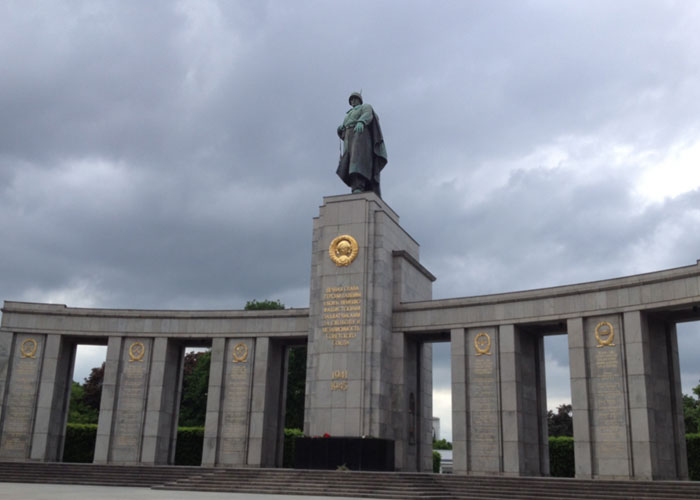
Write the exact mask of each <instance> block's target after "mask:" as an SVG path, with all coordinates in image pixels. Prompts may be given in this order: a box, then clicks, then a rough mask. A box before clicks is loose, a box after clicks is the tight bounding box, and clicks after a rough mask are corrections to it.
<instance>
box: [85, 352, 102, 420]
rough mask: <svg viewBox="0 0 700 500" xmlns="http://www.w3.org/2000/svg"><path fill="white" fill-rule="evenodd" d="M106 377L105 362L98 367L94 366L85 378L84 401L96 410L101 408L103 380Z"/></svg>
mask: <svg viewBox="0 0 700 500" xmlns="http://www.w3.org/2000/svg"><path fill="white" fill-rule="evenodd" d="M104 377H105V364H104V363H102V365H101V366H99V367H98V368H93V369H92V370H91V371H90V375H88V377H87V378H86V379H85V384H84V385H83V388H84V390H85V395H84V397H83V401H85V404H86V405H87V406H89V407H90V408H94V409H95V410H96V411H99V410H100V399H101V398H102V381H103V380H104Z"/></svg>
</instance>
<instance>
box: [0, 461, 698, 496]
mask: <svg viewBox="0 0 700 500" xmlns="http://www.w3.org/2000/svg"><path fill="white" fill-rule="evenodd" d="M0 482H20V483H53V484H85V485H102V486H140V487H146V488H153V489H159V490H189V491H218V492H236V493H267V494H287V495H307V496H314V495H324V496H349V497H357V498H388V499H401V500H403V499H411V498H420V499H426V500H437V499H445V500H447V499H475V500H479V499H484V500H485V499H509V500H510V499H537V500H547V499H567V498H576V499H581V498H582V499H599V500H606V499H610V500H615V499H658V500H666V499H667V500H672V499H679V500H680V499H700V482H688V481H602V480H595V481H592V480H581V479H558V478H515V477H497V476H459V475H451V474H447V475H445V474H419V473H399V472H397V473H389V472H352V471H343V472H340V471H316V470H298V469H222V468H206V467H181V466H120V465H96V464H67V463H41V462H29V463H27V462H0Z"/></svg>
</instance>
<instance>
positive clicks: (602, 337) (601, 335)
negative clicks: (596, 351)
mask: <svg viewBox="0 0 700 500" xmlns="http://www.w3.org/2000/svg"><path fill="white" fill-rule="evenodd" d="M595 338H596V340H597V341H598V345H597V346H596V347H605V346H610V347H613V346H614V345H615V344H613V343H612V342H613V339H614V338H615V329H614V328H613V326H612V325H611V324H610V323H609V322H608V321H601V322H600V323H598V324H597V325H596V327H595Z"/></svg>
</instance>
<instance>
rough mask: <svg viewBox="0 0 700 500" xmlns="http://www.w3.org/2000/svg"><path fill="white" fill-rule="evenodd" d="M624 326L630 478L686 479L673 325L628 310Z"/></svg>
mask: <svg viewBox="0 0 700 500" xmlns="http://www.w3.org/2000/svg"><path fill="white" fill-rule="evenodd" d="M624 326H625V340H626V342H625V352H626V358H627V383H628V386H629V406H630V423H631V426H630V430H631V442H632V458H633V466H634V467H633V474H634V477H635V478H637V479H687V478H688V468H687V459H686V448H685V431H684V423H683V408H682V399H681V398H682V395H681V394H682V393H681V385H680V369H679V365H678V345H677V341H676V331H675V325H674V324H669V323H667V322H665V321H663V320H661V319H653V318H649V317H647V315H646V314H643V313H641V312H639V311H632V312H627V313H625V314H624Z"/></svg>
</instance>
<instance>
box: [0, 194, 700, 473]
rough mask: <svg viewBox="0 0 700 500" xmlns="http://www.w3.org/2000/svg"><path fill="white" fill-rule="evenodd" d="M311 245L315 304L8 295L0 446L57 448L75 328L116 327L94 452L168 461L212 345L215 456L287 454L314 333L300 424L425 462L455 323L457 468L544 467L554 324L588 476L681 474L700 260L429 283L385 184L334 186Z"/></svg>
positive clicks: (208, 443)
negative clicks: (108, 302)
mask: <svg viewBox="0 0 700 500" xmlns="http://www.w3.org/2000/svg"><path fill="white" fill-rule="evenodd" d="M343 245H345V247H343ZM329 248H330V249H329ZM312 252H313V256H312V272H311V291H310V308H309V309H296V310H295V309H292V310H283V311H138V310H109V309H79V308H68V307H65V306H62V305H49V304H28V303H21V302H7V301H6V302H5V304H4V307H3V311H2V312H3V315H2V326H1V327H0V402H1V406H0V459H1V460H44V461H54V460H59V459H60V457H61V451H62V447H63V440H64V435H65V421H66V417H67V411H68V408H67V406H68V401H69V392H70V380H71V378H72V373H71V371H72V367H73V360H74V355H75V346H76V345H77V344H79V343H80V344H86V343H87V344H90V343H92V344H103V345H107V360H106V367H105V378H104V387H103V393H102V401H101V407H100V416H99V424H98V435H97V444H96V449H95V461H96V462H100V463H124V464H126V463H130V464H134V463H141V464H161V463H172V461H173V456H174V443H175V435H176V425H177V422H176V417H177V415H176V414H177V408H178V403H179V393H180V384H181V381H180V378H181V372H182V369H181V366H182V357H183V352H184V348H185V347H187V346H191V345H203V344H206V345H211V347H212V363H211V373H210V379H209V393H208V400H207V418H206V426H205V438H204V449H203V460H202V462H203V465H221V466H250V467H261V466H266V467H270V466H280V465H281V453H282V438H283V432H282V425H283V413H284V393H285V391H284V387H285V384H286V381H285V373H286V370H285V359H286V352H287V347H288V346H289V345H292V344H300V343H301V344H303V343H307V345H308V350H309V354H308V366H307V381H306V388H307V391H306V403H305V429H304V431H305V433H306V434H307V435H323V434H324V433H326V432H327V433H330V434H332V435H333V436H339V437H354V438H357V437H365V435H367V436H371V437H375V438H381V439H384V440H387V442H393V444H394V468H395V469H396V470H403V471H411V470H430V466H431V460H430V454H431V449H430V448H431V446H430V437H431V432H430V418H431V417H432V397H431V391H432V366H431V342H435V341H450V342H451V352H452V362H451V363H452V427H453V444H454V451H453V460H454V472H455V473H460V474H496V475H498V474H500V475H530V476H540V475H545V476H546V475H548V474H549V463H548V460H549V459H548V440H547V423H546V415H547V407H546V384H545V370H544V349H543V345H544V344H543V337H544V336H546V335H553V334H566V335H567V337H568V343H569V361H570V375H571V389H572V406H573V416H574V439H575V460H576V475H577V477H581V478H590V477H592V478H610V479H612V478H629V479H687V477H688V470H687V461H686V449H685V436H684V424H683V412H682V405H681V401H682V394H681V385H680V369H679V364H678V345H677V339H676V326H675V325H676V323H678V322H682V321H690V320H696V319H698V318H700V263H698V264H696V265H692V266H687V267H682V268H677V269H670V270H666V271H659V272H654V273H649V274H642V275H637V276H630V277H625V278H617V279H611V280H604V281H598V282H591V283H583V284H577V285H568V286H561V287H555V288H548V289H539V290H531V291H523V292H514V293H505V294H497V295H486V296H479V297H465V298H454V299H444V300H430V298H431V296H432V295H431V294H432V292H431V286H432V285H431V284H432V281H433V280H434V277H433V276H432V275H431V274H430V273H429V272H428V271H427V270H426V269H425V268H423V266H421V264H420V263H419V259H418V255H419V248H418V244H417V243H416V242H415V241H414V240H413V239H412V238H411V237H410V235H408V234H407V233H406V232H405V231H404V230H403V229H402V228H401V227H400V225H399V222H398V215H396V214H395V213H394V212H393V211H392V210H391V208H390V207H388V206H387V205H386V203H384V202H383V201H382V200H381V199H379V198H378V197H376V195H374V194H373V193H362V194H356V195H346V196H335V197H327V198H324V205H323V206H322V207H321V210H320V215H319V217H318V218H316V219H315V220H314V240H313V246H312ZM329 252H330V257H329ZM334 252H335V253H334ZM416 301H418V302H416Z"/></svg>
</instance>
